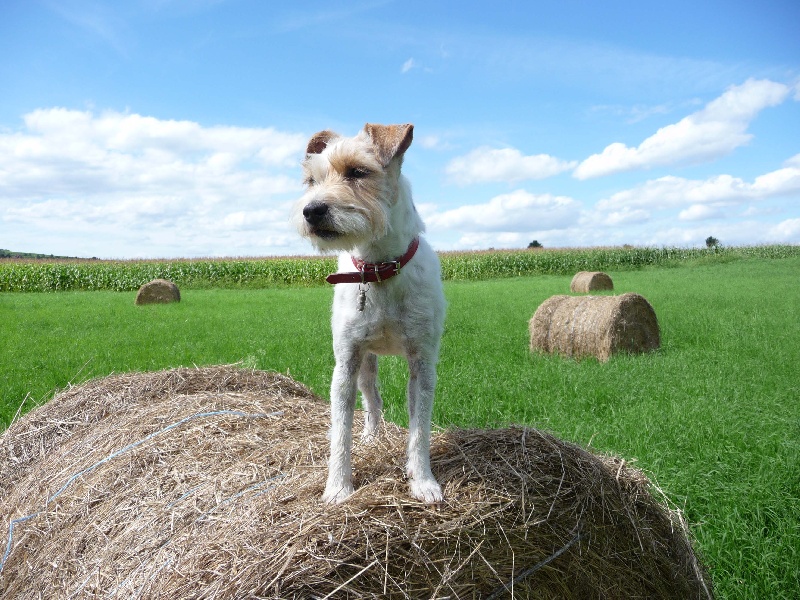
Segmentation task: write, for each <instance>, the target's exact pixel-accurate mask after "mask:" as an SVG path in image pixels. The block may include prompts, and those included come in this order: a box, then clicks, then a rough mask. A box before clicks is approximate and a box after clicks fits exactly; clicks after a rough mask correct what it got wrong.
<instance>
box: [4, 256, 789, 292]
mask: <svg viewBox="0 0 800 600" xmlns="http://www.w3.org/2000/svg"><path fill="white" fill-rule="evenodd" d="M796 256H800V246H792V245H771V246H743V247H716V248H702V249H701V248H667V247H664V248H646V247H641V248H640V247H623V248H583V249H557V250H542V249H537V250H490V251H481V252H446V253H442V254H440V259H441V263H442V278H443V279H445V280H480V279H493V278H504V277H519V276H526V275H573V274H574V273H576V272H577V271H621V270H630V269H640V268H643V267H647V266H669V265H671V264H677V263H681V262H686V261H711V262H713V261H720V262H724V261H727V260H734V259H738V258H748V257H755V258H789V257H796ZM335 270H336V259H335V258H333V257H330V256H326V257H295V258H261V259H225V258H220V259H197V260H193V259H177V260H152V261H148V260H130V261H103V260H94V259H91V260H89V259H85V260H78V259H74V260H70V259H64V260H53V259H44V260H30V259H5V258H4V259H0V292H57V291H68V290H85V291H95V290H112V291H133V290H137V289H138V288H139V287H140V286H141V285H142V284H144V283H147V282H148V281H151V280H153V279H158V278H161V279H169V280H170V281H173V282H174V283H175V284H176V285H178V286H179V287H184V288H240V287H241V288H266V287H274V286H313V285H323V284H324V282H325V276H326V275H328V274H329V273H332V272H334V271H335Z"/></svg>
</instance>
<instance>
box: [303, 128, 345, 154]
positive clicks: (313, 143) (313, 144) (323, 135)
mask: <svg viewBox="0 0 800 600" xmlns="http://www.w3.org/2000/svg"><path fill="white" fill-rule="evenodd" d="M337 137H339V134H338V133H334V132H333V131H328V130H327V129H326V130H325V131H318V132H317V133H315V134H314V135H312V136H311V139H310V140H308V146H307V147H306V154H319V153H320V152H322V151H323V150H325V148H326V147H327V145H328V142H330V141H331V140H332V139H333V138H337Z"/></svg>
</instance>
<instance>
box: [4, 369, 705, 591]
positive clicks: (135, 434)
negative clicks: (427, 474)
mask: <svg viewBox="0 0 800 600" xmlns="http://www.w3.org/2000/svg"><path fill="white" fill-rule="evenodd" d="M328 422H329V410H328V405H327V404H325V403H323V402H321V401H319V400H318V399H317V398H316V397H314V396H313V395H312V394H311V393H310V392H309V390H308V389H306V388H305V387H303V386H301V385H300V384H298V383H296V382H294V381H292V380H291V379H288V378H287V377H283V376H280V375H277V374H272V373H264V372H258V371H247V370H240V369H237V368H233V367H217V368H203V369H191V370H190V369H177V370H171V371H165V372H159V373H150V374H132V375H116V376H112V377H109V378H106V379H100V380H96V381H92V382H89V383H87V384H85V385H82V386H79V387H74V388H71V389H69V390H67V391H65V392H64V393H62V394H60V395H58V396H57V397H56V398H54V399H53V400H52V401H51V402H50V403H48V404H46V405H45V406H43V407H41V408H39V409H37V410H35V411H33V412H31V413H29V414H28V415H27V416H25V417H23V418H22V419H20V420H19V421H17V422H16V423H14V424H13V425H12V426H11V427H10V428H9V429H8V430H7V431H6V432H5V433H4V434H3V435H2V437H0V515H2V523H0V536H2V537H0V542H5V541H6V540H8V542H7V544H2V547H0V550H2V548H7V551H6V552H5V554H4V555H3V557H2V566H0V597H3V598H15V599H20V598H42V597H44V598H49V599H58V598H72V597H92V598H95V597H102V598H112V597H113V598H159V599H160V598H170V599H175V600H179V599H183V598H218V599H228V598H256V597H258V598H329V597H330V598H444V597H450V598H495V597H504V598H505V597H509V593H510V591H511V590H513V594H512V596H513V597H517V598H555V597H558V598H598V597H602V598H681V599H685V598H707V597H710V592H709V591H708V589H707V585H706V583H705V579H704V574H703V571H702V568H701V567H700V565H699V563H698V561H697V559H696V557H695V555H694V553H693V551H692V547H691V544H690V542H689V538H688V534H687V528H686V524H685V522H684V520H683V519H682V517H681V515H680V513H679V512H677V511H671V510H669V509H668V508H667V506H666V505H665V504H664V502H663V500H659V499H657V498H655V497H654V496H653V494H652V493H651V488H652V486H651V484H650V483H649V481H648V480H647V478H646V477H645V476H644V475H643V474H642V473H641V472H640V471H638V470H635V469H632V468H630V467H629V466H628V465H626V464H625V461H623V460H619V459H616V458H612V457H607V456H596V455H594V454H592V453H590V452H587V451H586V450H583V449H581V448H579V447H577V446H575V445H572V444H568V443H565V442H562V441H560V440H558V439H556V438H554V437H553V436H551V435H548V434H546V433H543V432H540V431H537V430H535V429H525V428H509V429H502V430H482V431H471V430H448V431H444V432H442V433H438V434H437V435H436V436H435V438H434V440H433V445H432V448H433V449H432V454H433V461H432V462H433V470H434V473H435V475H436V476H437V477H438V479H439V481H440V482H441V483H442V486H443V488H444V492H445V497H446V500H445V502H443V503H442V504H440V505H438V506H427V505H424V504H421V503H419V502H416V501H414V500H412V499H411V498H410V497H409V496H408V495H407V485H406V483H405V482H404V481H403V463H404V451H405V442H406V434H405V431H403V430H401V429H400V428H398V427H396V426H393V425H391V424H386V435H385V436H384V437H383V438H382V439H381V440H379V441H378V442H376V444H375V445H370V446H366V447H365V446H360V445H357V447H356V450H355V453H354V465H355V483H356V487H357V491H356V493H355V494H354V496H352V497H351V498H350V499H349V500H348V501H347V502H345V503H343V504H341V505H338V506H328V505H323V504H321V503H320V496H321V494H322V491H323V489H324V485H325V475H326V473H325V471H326V468H325V462H326V456H327V439H326V431H327V428H328ZM357 422H358V426H360V425H361V422H363V420H362V416H361V415H360V414H359V415H358V417H357ZM6 536H7V537H6Z"/></svg>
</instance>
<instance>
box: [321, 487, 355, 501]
mask: <svg viewBox="0 0 800 600" xmlns="http://www.w3.org/2000/svg"><path fill="white" fill-rule="evenodd" d="M352 493H353V485H352V484H350V485H331V484H328V485H326V486H325V492H324V493H323V494H322V502H324V503H325V504H341V503H342V502H344V501H345V500H347V498H349V497H350V495H351V494H352Z"/></svg>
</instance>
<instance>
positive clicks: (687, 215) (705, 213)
mask: <svg viewBox="0 0 800 600" xmlns="http://www.w3.org/2000/svg"><path fill="white" fill-rule="evenodd" d="M723 214H724V213H723V211H722V207H720V206H710V205H708V204H692V205H691V206H690V207H689V208H686V209H684V210H682V211H681V212H679V213H678V219H680V220H681V221H706V220H708V219H716V218H719V217H721V216H723Z"/></svg>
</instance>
